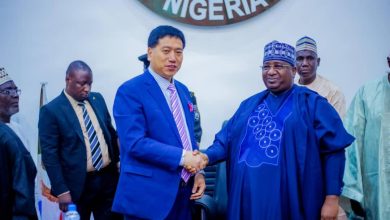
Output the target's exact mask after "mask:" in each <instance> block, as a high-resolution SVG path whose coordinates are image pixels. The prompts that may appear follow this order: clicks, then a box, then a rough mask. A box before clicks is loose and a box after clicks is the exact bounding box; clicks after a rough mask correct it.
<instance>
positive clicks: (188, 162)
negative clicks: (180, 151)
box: [183, 151, 202, 174]
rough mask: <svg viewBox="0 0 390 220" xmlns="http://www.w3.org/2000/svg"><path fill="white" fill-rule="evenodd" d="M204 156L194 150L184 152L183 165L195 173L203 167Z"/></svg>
mask: <svg viewBox="0 0 390 220" xmlns="http://www.w3.org/2000/svg"><path fill="white" fill-rule="evenodd" d="M201 165H202V158H201V156H200V155H199V154H194V153H193V152H192V151H186V152H185V154H184V161H183V166H184V168H185V169H187V170H188V172H190V173H192V174H195V173H196V172H198V171H199V170H200V169H201Z"/></svg>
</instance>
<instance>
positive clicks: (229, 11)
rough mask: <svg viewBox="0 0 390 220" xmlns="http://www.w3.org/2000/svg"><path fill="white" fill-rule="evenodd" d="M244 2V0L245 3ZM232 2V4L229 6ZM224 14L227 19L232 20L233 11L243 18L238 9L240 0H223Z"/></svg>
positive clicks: (242, 13)
mask: <svg viewBox="0 0 390 220" xmlns="http://www.w3.org/2000/svg"><path fill="white" fill-rule="evenodd" d="M245 1H246V0H244V2H245ZM232 2H233V4H231V3H232ZM225 6H226V13H227V16H228V19H233V18H234V16H233V11H235V12H236V13H237V14H238V16H244V12H242V11H241V9H240V0H225Z"/></svg>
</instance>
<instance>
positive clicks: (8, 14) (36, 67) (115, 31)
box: [0, 0, 390, 147]
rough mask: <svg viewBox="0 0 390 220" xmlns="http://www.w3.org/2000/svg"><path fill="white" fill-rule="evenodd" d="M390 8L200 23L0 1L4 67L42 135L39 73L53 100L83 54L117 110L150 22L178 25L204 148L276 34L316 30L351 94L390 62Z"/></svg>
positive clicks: (115, 7)
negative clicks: (221, 23) (117, 96)
mask: <svg viewBox="0 0 390 220" xmlns="http://www.w3.org/2000/svg"><path fill="white" fill-rule="evenodd" d="M389 11H390V1H388V0H376V1H363V0H360V1H356V0H343V1H339V0H327V1H318V0H299V1H293V0H282V1H281V2H280V3H278V4H277V5H275V6H274V7H273V8H271V9H270V10H268V11H266V12H265V13H263V14H261V15H259V16H256V17H254V18H252V19H249V20H247V21H245V22H241V23H237V24H233V25H229V26H224V27H197V26H190V25H186V24H181V23H177V22H174V21H172V20H168V19H166V18H163V17H160V16H159V15H156V14H154V13H153V12H151V11H149V10H148V9H147V8H146V7H144V6H143V5H142V4H141V3H139V2H138V1H135V0H115V1H107V0H66V1H59V0H57V1H55V0H34V1H29V0H24V1H23V0H1V1H0V31H1V34H0V48H1V50H0V66H3V67H5V68H6V69H7V71H8V72H9V74H10V75H11V76H12V77H13V79H14V81H15V82H16V84H17V86H19V87H20V88H21V89H22V95H21V98H20V102H21V111H20V114H19V115H20V117H21V118H23V119H27V121H26V122H27V124H29V125H30V127H32V129H31V130H29V133H30V135H31V137H33V138H35V139H36V134H37V131H36V130H37V120H38V103H39V89H40V82H48V85H47V88H48V89H47V95H48V98H49V100H50V99H52V98H54V97H55V96H57V95H58V94H59V93H60V92H61V90H62V89H63V88H64V84H65V82H64V78H65V70H66V68H67V66H68V64H69V63H70V62H71V61H73V60H76V59H81V60H84V61H86V62H87V63H88V64H89V65H90V66H91V68H92V70H93V72H94V83H93V88H92V89H93V90H94V91H99V92H101V93H102V94H103V95H104V96H105V98H106V101H107V104H108V106H109V108H110V110H111V108H112V103H113V99H114V95H115V92H116V88H117V87H118V86H119V85H120V84H121V83H122V82H124V81H125V80H127V79H129V78H131V77H133V76H135V75H137V74H139V73H141V71H142V64H141V63H140V62H139V61H138V60H137V57H138V56H139V55H140V54H143V53H145V52H146V40H147V37H148V35H149V32H150V30H151V29H153V28H154V27H155V26H157V25H160V24H169V25H173V26H176V27H178V28H180V29H181V30H182V31H183V32H184V34H185V36H186V39H187V47H186V48H185V59H184V63H183V66H182V69H181V70H180V72H179V73H178V75H177V79H179V80H181V81H182V82H184V83H185V84H187V86H188V87H189V88H190V89H192V90H193V91H195V93H196V96H197V99H198V104H199V108H200V111H201V116H202V126H203V129H204V136H203V140H202V147H207V146H208V145H209V144H211V143H212V140H213V138H214V134H215V133H216V132H217V131H218V130H219V128H220V125H221V123H222V122H223V120H225V119H227V118H229V117H230V116H231V115H232V114H233V112H234V111H235V109H236V108H237V107H238V105H239V103H240V102H241V101H242V100H243V99H244V98H246V97H248V96H250V95H252V94H254V93H257V92H259V91H260V90H263V89H264V85H263V83H262V81H261V78H260V74H261V73H260V69H259V66H260V65H261V61H262V57H263V55H262V53H263V47H264V45H265V44H266V43H268V42H270V41H272V40H279V41H284V42H287V43H290V44H292V45H294V44H295V41H296V40H297V39H298V38H300V37H302V36H304V35H308V36H311V37H313V38H314V39H316V40H317V44H318V51H319V56H320V57H321V58H322V62H321V66H320V67H319V69H318V72H319V73H321V74H323V75H324V76H326V77H327V78H329V79H331V80H332V81H334V82H335V83H336V84H338V85H339V86H340V87H341V88H342V89H343V91H344V92H345V95H346V97H347V102H348V103H349V102H350V101H351V99H352V97H353V95H354V93H355V92H356V90H357V89H358V87H359V86H361V85H362V84H363V83H364V82H366V81H367V80H371V79H374V78H378V77H380V76H382V75H383V74H385V71H386V70H388V67H387V64H386V56H387V55H388V54H389V52H390V40H389V39H390V28H389V23H388V21H390V13H388V12H389ZM34 143H36V142H34ZM33 147H35V146H33Z"/></svg>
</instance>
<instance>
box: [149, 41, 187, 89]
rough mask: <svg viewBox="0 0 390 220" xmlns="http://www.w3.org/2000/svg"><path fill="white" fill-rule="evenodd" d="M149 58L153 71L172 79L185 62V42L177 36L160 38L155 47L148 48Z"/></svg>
mask: <svg viewBox="0 0 390 220" xmlns="http://www.w3.org/2000/svg"><path fill="white" fill-rule="evenodd" d="M148 60H149V61H150V67H151V68H152V69H153V71H155V72H156V73H157V74H158V75H160V76H161V77H163V78H165V79H167V80H169V81H171V80H172V78H173V76H174V75H175V74H176V73H177V72H178V71H179V69H180V67H181V64H182V62H183V42H182V41H181V40H180V38H177V37H171V36H165V37H163V38H160V39H159V40H158V43H157V45H156V46H155V47H153V48H151V47H149V48H148Z"/></svg>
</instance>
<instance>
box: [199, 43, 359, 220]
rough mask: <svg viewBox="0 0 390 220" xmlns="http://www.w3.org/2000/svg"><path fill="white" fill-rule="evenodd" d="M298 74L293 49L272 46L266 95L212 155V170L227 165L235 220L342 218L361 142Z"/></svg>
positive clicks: (249, 105) (245, 108) (223, 134)
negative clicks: (347, 179)
mask: <svg viewBox="0 0 390 220" xmlns="http://www.w3.org/2000/svg"><path fill="white" fill-rule="evenodd" d="M295 73H296V67H295V50H294V48H293V47H292V46H290V45H288V44H285V43H280V42H277V41H273V42H271V43H269V44H267V45H266V46H265V48H264V59H263V66H262V77H263V81H264V84H265V86H266V87H267V89H266V90H264V91H262V92H260V93H258V94H255V95H254V96H252V97H250V98H248V99H246V100H245V101H243V102H242V103H241V105H240V107H239V108H238V110H237V111H236V113H235V114H234V115H233V117H232V118H230V120H229V121H228V123H227V124H226V126H224V127H223V128H222V130H221V131H220V132H219V133H217V135H216V137H215V140H214V143H213V145H212V146H210V147H209V148H208V149H207V151H206V152H205V153H206V155H207V157H208V160H209V163H210V164H214V163H217V162H220V161H223V160H226V161H227V181H228V183H227V184H228V197H229V198H228V213H227V215H228V218H229V219H246V220H247V219H320V218H321V219H336V217H337V212H338V201H339V195H340V193H341V189H342V186H343V182H342V177H343V172H344V163H345V156H344V148H346V147H347V146H349V145H350V144H351V143H352V142H353V140H354V138H353V137H352V136H351V135H349V134H348V133H347V132H346V130H345V129H344V127H343V124H342V122H341V119H340V117H339V115H338V114H337V112H336V110H335V109H334V108H333V107H332V106H331V105H330V104H329V103H328V102H327V100H326V99H325V98H323V97H322V96H320V95H318V94H317V93H316V92H314V91H311V90H309V89H307V88H305V87H301V86H297V85H294V76H295ZM204 158H205V159H206V157H204Z"/></svg>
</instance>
